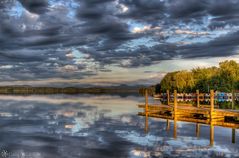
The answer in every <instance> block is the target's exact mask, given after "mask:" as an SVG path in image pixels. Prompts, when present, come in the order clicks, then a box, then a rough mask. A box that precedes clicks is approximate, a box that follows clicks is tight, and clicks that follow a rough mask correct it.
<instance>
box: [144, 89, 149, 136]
mask: <svg viewBox="0 0 239 158" xmlns="http://www.w3.org/2000/svg"><path fill="white" fill-rule="evenodd" d="M148 109H149V101H148V89H146V90H145V129H144V130H145V133H148V115H149V113H148V111H149V110H148Z"/></svg>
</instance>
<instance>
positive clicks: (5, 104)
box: [0, 95, 239, 158]
mask: <svg viewBox="0 0 239 158" xmlns="http://www.w3.org/2000/svg"><path fill="white" fill-rule="evenodd" d="M142 102H144V98H143V97H139V96H125V97H120V96H117V95H112V96H110V95H99V96H97V95H41V96H0V157H14V158H15V157H16V158H18V157H21V158H23V157H27V158H63V157H64V158H68V157H69V158H76V157H83V158H85V157H86V158H88V157H89V158H90V157H97V158H98V157H103V158H107V157H109V158H112V157H131V158H138V157H239V132H238V129H237V130H236V143H235V144H232V143H231V139H232V138H231V133H232V130H231V129H229V128H222V127H215V142H214V144H215V145H214V146H213V147H209V131H210V130H209V127H208V126H201V129H200V137H199V138H197V137H196V136H195V135H196V134H195V124H191V123H184V122H178V123H177V126H178V129H177V135H178V136H177V139H174V138H173V122H171V123H170V131H168V132H167V131H166V120H163V119H152V118H151V119H149V132H148V133H147V134H146V133H144V126H145V125H144V123H145V122H144V118H143V117H141V116H137V113H138V111H141V110H142V109H138V107H137V104H139V103H142Z"/></svg>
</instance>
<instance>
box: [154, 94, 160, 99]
mask: <svg viewBox="0 0 239 158" xmlns="http://www.w3.org/2000/svg"><path fill="white" fill-rule="evenodd" d="M154 99H162V98H161V95H160V94H154Z"/></svg>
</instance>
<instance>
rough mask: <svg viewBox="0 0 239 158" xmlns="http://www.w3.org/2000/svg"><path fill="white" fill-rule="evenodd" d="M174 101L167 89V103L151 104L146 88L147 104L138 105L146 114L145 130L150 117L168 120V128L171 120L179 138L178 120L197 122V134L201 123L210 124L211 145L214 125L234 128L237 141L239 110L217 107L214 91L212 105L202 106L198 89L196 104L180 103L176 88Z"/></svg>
mask: <svg viewBox="0 0 239 158" xmlns="http://www.w3.org/2000/svg"><path fill="white" fill-rule="evenodd" d="M173 96H174V97H173V100H174V101H173V103H170V99H169V98H170V93H169V91H167V104H166V105H164V104H149V103H148V91H147V90H145V104H140V105H138V107H139V108H143V109H144V111H143V112H139V113H138V115H140V116H145V131H146V132H147V131H148V117H154V118H162V119H166V120H167V127H166V129H167V130H169V121H170V120H173V121H174V138H177V121H184V122H190V123H196V130H195V131H196V136H197V137H199V135H200V124H205V125H210V145H211V146H213V144H214V126H221V127H227V128H232V143H235V134H236V129H238V128H239V122H238V118H239V110H223V109H216V108H215V105H214V91H213V90H211V91H210V105H207V106H200V103H199V91H197V101H196V103H197V104H196V106H192V105H189V104H181V103H180V104H179V103H178V100H177V91H176V90H174V94H173Z"/></svg>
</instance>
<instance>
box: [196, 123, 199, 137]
mask: <svg viewBox="0 0 239 158" xmlns="http://www.w3.org/2000/svg"><path fill="white" fill-rule="evenodd" d="M196 136H197V137H199V136H200V125H199V123H197V124H196Z"/></svg>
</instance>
